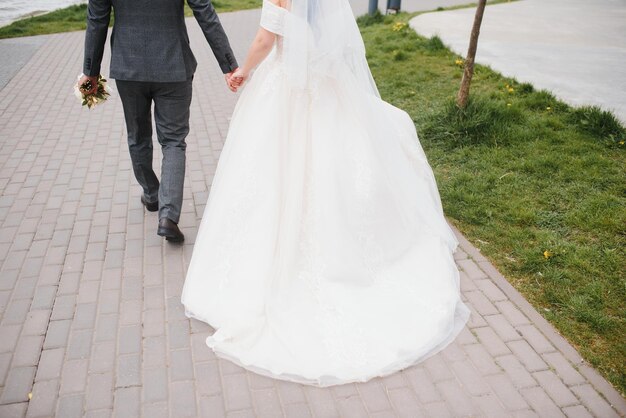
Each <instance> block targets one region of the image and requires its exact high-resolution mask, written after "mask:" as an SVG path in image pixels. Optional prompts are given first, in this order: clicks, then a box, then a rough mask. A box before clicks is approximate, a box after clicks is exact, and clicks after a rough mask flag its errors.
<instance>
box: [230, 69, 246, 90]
mask: <svg viewBox="0 0 626 418" xmlns="http://www.w3.org/2000/svg"><path fill="white" fill-rule="evenodd" d="M247 78H248V75H247V74H246V73H245V72H244V71H243V70H242V69H241V68H237V69H235V71H232V72H230V73H228V74H227V75H226V84H228V88H229V89H230V90H231V91H233V92H236V91H237V90H238V89H239V87H241V86H242V85H243V83H244V82H245V81H246V79H247Z"/></svg>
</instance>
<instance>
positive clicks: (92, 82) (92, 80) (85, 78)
mask: <svg viewBox="0 0 626 418" xmlns="http://www.w3.org/2000/svg"><path fill="white" fill-rule="evenodd" d="M87 82H89V84H90V87H91V88H90V89H88V90H86V89H85V88H83V87H82V86H83V85H84V84H85V83H87ZM78 85H79V86H81V87H80V90H81V91H82V92H83V93H85V94H93V93H95V92H96V91H97V90H98V76H93V77H92V76H88V75H83V76H82V77H81V78H80V80H79V81H78Z"/></svg>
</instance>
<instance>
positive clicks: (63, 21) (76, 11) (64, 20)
mask: <svg viewBox="0 0 626 418" xmlns="http://www.w3.org/2000/svg"><path fill="white" fill-rule="evenodd" d="M261 1H262V0H214V1H213V2H212V3H213V6H215V10H217V11H218V12H232V11H235V10H243V9H254V8H257V7H261ZM86 13H87V5H86V4H81V5H78V6H70V7H66V8H64V9H59V10H56V11H54V12H50V13H46V14H44V15H40V16H35V17H30V18H26V19H22V20H18V21H17V22H13V23H12V24H10V25H8V26H4V27H1V28H0V39H3V38H15V37H19V36H33V35H44V34H48V33H59V32H70V31H75V30H84V29H85V27H86V22H85V18H86ZM185 14H186V15H187V16H192V12H191V10H190V9H189V6H187V5H185ZM111 23H113V22H112V21H111Z"/></svg>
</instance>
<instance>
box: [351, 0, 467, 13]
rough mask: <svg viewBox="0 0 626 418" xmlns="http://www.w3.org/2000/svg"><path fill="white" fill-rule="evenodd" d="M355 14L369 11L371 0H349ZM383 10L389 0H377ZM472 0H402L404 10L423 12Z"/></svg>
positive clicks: (383, 10)
mask: <svg viewBox="0 0 626 418" xmlns="http://www.w3.org/2000/svg"><path fill="white" fill-rule="evenodd" d="M349 1H350V4H351V5H352V11H354V15H355V16H361V15H363V14H365V13H367V10H368V5H369V0H349ZM377 1H378V8H379V9H380V10H381V12H383V13H384V12H385V10H386V9H387V0H377ZM471 2H472V1H471V0H402V11H403V12H409V13H413V12H423V11H428V10H435V9H437V8H438V7H451V6H459V5H463V4H468V3H471Z"/></svg>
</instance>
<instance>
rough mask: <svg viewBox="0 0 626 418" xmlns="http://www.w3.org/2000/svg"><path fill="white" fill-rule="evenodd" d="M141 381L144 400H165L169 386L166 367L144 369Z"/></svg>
mask: <svg viewBox="0 0 626 418" xmlns="http://www.w3.org/2000/svg"><path fill="white" fill-rule="evenodd" d="M143 382H144V383H143V399H144V402H159V401H167V393H168V386H169V384H168V383H169V382H168V378H167V369H165V368H163V367H159V368H153V369H144V371H143Z"/></svg>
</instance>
